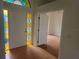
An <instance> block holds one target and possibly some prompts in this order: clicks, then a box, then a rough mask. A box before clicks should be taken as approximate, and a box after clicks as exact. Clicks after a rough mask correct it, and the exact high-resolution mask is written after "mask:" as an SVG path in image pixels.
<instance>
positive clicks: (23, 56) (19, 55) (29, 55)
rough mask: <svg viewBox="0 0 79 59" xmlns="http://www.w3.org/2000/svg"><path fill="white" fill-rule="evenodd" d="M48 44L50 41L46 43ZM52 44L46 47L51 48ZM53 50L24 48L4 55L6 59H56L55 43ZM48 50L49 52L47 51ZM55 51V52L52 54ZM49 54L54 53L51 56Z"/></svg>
mask: <svg viewBox="0 0 79 59" xmlns="http://www.w3.org/2000/svg"><path fill="white" fill-rule="evenodd" d="M48 42H49V43H50V40H49V41H48ZM51 44H53V43H50V44H48V43H47V46H49V45H50V47H52V48H53V46H52V45H51ZM53 45H54V47H55V49H53V50H52V49H51V48H49V47H48V48H49V49H48V48H47V49H46V47H45V49H42V48H40V47H31V48H27V47H26V46H24V47H20V48H16V49H13V50H11V51H10V53H9V54H6V59H58V57H57V56H58V50H57V49H56V48H57V45H56V43H54V44H53ZM47 50H50V51H47ZM54 51H55V52H54ZM51 52H54V53H52V54H51Z"/></svg>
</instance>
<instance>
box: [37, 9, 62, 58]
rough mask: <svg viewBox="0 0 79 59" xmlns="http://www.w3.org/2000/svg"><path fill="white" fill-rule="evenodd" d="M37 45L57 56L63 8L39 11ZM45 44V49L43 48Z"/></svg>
mask: <svg viewBox="0 0 79 59" xmlns="http://www.w3.org/2000/svg"><path fill="white" fill-rule="evenodd" d="M39 14H40V19H39V21H38V23H39V24H38V25H39V28H38V29H39V31H38V45H39V46H40V47H42V48H44V49H45V50H47V51H48V52H49V53H51V54H54V55H55V56H56V57H58V51H59V45H60V38H61V30H62V18H63V10H56V11H51V12H45V13H39ZM46 46H47V49H46V48H45V47H46Z"/></svg>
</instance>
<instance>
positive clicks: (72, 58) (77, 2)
mask: <svg viewBox="0 0 79 59" xmlns="http://www.w3.org/2000/svg"><path fill="white" fill-rule="evenodd" d="M69 1H70V3H69ZM69 1H68V3H69V4H67V5H66V6H65V8H64V16H63V24H62V34H61V46H60V59H79V0H72V1H71V0H69Z"/></svg>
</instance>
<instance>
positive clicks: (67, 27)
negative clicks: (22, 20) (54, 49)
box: [39, 0, 79, 59]
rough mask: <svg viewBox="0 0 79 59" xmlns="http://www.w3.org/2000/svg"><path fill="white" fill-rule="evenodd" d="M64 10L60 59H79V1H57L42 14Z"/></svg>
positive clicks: (43, 9)
mask: <svg viewBox="0 0 79 59" xmlns="http://www.w3.org/2000/svg"><path fill="white" fill-rule="evenodd" d="M59 9H60V10H61V9H64V14H63V15H64V16H63V24H62V34H61V42H60V53H59V59H79V0H57V1H56V2H51V3H50V4H46V5H43V6H40V7H39V10H40V12H48V11H55V10H59Z"/></svg>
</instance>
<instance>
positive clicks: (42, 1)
mask: <svg viewBox="0 0 79 59" xmlns="http://www.w3.org/2000/svg"><path fill="white" fill-rule="evenodd" d="M52 1H56V0H34V2H35V3H36V4H37V5H38V6H41V5H44V4H47V3H49V2H52Z"/></svg>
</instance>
